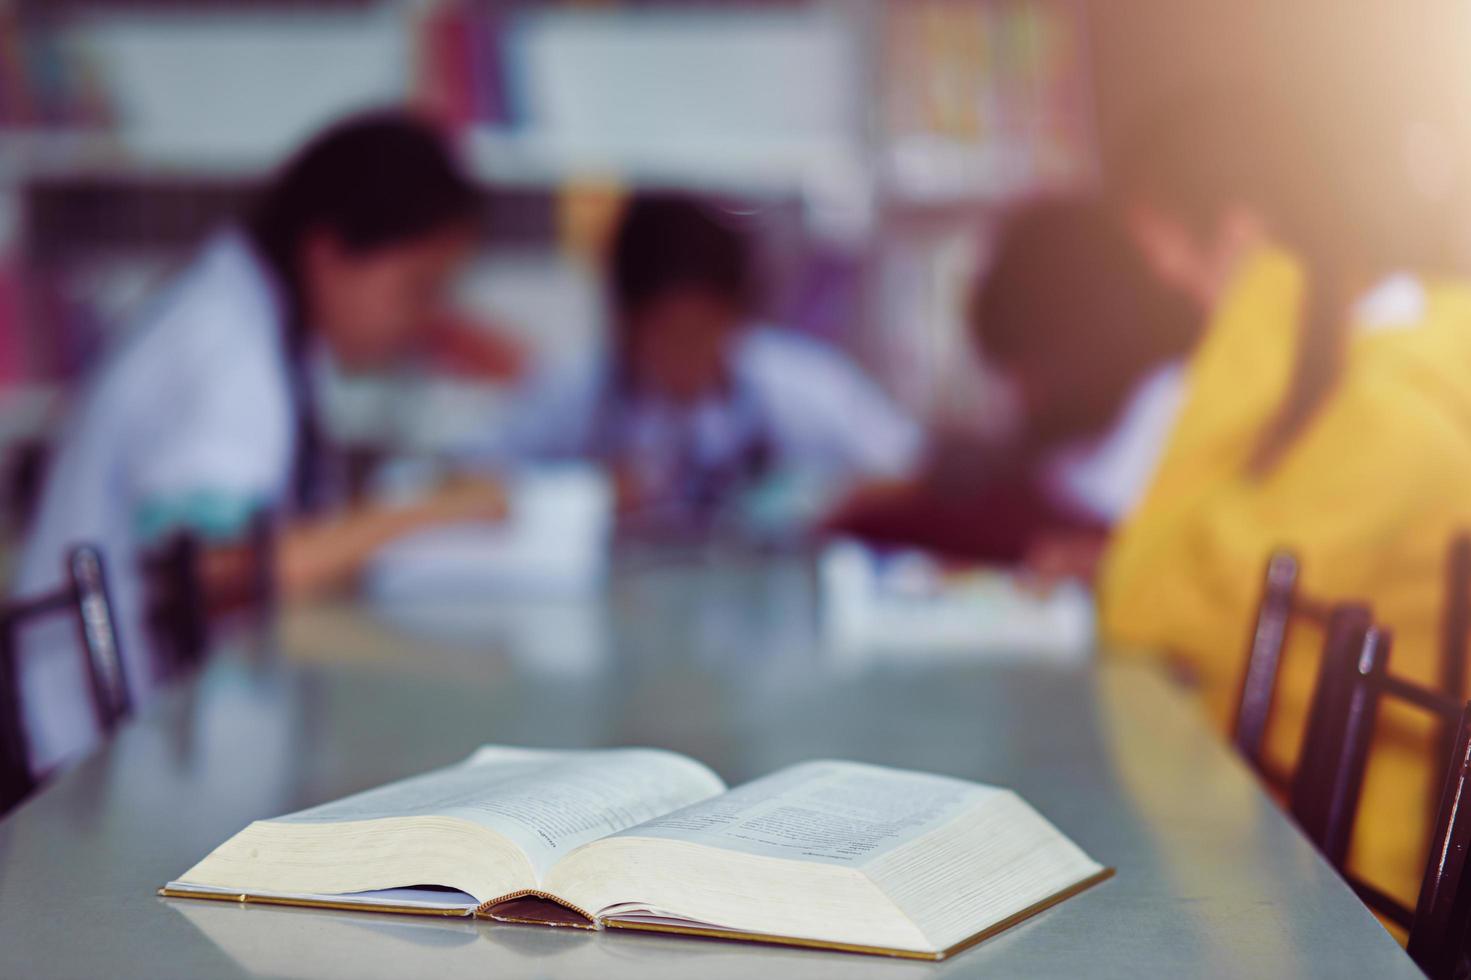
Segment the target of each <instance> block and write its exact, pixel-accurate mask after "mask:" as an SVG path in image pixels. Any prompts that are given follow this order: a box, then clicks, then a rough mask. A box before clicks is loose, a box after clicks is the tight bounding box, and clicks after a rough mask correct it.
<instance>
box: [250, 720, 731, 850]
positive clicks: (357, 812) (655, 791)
mask: <svg viewBox="0 0 1471 980" xmlns="http://www.w3.org/2000/svg"><path fill="white" fill-rule="evenodd" d="M724 788H725V786H724V784H723V783H722V782H721V781H720V777H718V776H716V775H715V774H714V773H713V772H711V771H710V770H709V769H707V768H706V767H705V766H703V765H701V764H700V763H698V762H695V761H694V760H693V759H690V758H687V757H685V756H682V755H678V754H676V753H673V752H664V751H661V750H658V749H604V750H598V751H589V752H578V751H559V750H544V749H514V748H503V747H500V746H486V747H485V748H482V749H480V750H479V751H478V752H476V753H475V754H474V755H473V756H471V757H470V758H469V759H467V760H466V761H465V762H462V763H460V764H459V765H455V766H449V767H447V768H445V769H439V770H436V771H434V772H429V773H425V774H423V775H422V776H414V777H411V778H409V779H404V780H401V781H399V782H396V783H390V784H388V785H387V786H380V787H378V788H377V789H370V790H367V791H366V792H363V793H358V794H356V795H354V796H349V797H346V798H344V799H341V800H336V801H334V802H331V803H324V804H322V805H321V806H316V807H312V808H311V809H309V810H302V811H300V812H298V813H293V814H290V815H288V816H285V817H278V818H276V821H273V822H282V823H342V822H348V821H354V820H376V819H381V818H385V817H416V816H440V817H455V818H459V819H462V820H468V821H471V822H472V823H477V824H481V825H482V826H485V827H488V828H490V829H492V830H494V831H496V832H497V833H499V834H501V835H503V836H505V837H507V838H509V839H510V840H511V841H512V842H513V843H515V844H516V845H517V846H518V847H520V848H521V849H522V850H523V851H524V852H525V853H526V856H527V857H528V858H529V859H530V861H531V865H532V867H533V868H535V869H536V873H537V876H538V878H540V877H543V876H545V874H546V872H547V871H548V870H549V869H550V868H551V866H552V865H553V864H554V863H555V862H556V860H557V859H558V858H559V857H560V856H561V855H563V854H565V853H567V852H568V851H571V850H572V849H573V848H575V847H577V846H578V845H580V844H585V843H587V842H588V841H592V840H597V839H598V838H600V837H606V836H608V835H609V834H613V833H616V832H617V831H620V830H623V829H624V828H626V827H631V826H634V825H636V824H638V823H641V822H643V821H646V820H649V819H650V818H653V817H658V816H660V815H662V814H666V813H669V812H670V811H672V810H676V809H678V808H680V807H683V806H687V805H688V804H691V803H694V802H696V801H698V800H702V799H705V798H707V797H710V796H713V795H715V794H717V793H720V792H721V791H722V790H724Z"/></svg>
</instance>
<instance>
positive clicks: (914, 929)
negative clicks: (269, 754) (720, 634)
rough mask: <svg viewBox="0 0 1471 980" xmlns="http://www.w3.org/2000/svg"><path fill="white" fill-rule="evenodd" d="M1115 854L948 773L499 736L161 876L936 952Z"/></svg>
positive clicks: (1090, 875)
mask: <svg viewBox="0 0 1471 980" xmlns="http://www.w3.org/2000/svg"><path fill="white" fill-rule="evenodd" d="M1109 874H1110V872H1109V870H1108V869H1106V868H1104V867H1103V866H1102V865H1100V864H1098V863H1097V862H1095V861H1094V860H1093V859H1092V858H1090V857H1088V855H1086V854H1084V853H1083V851H1082V850H1080V849H1079V848H1078V847H1077V845H1075V844H1073V843H1072V842H1071V841H1070V840H1068V839H1067V838H1066V837H1065V836H1063V835H1062V833H1061V832H1059V831H1058V830H1057V829H1056V828H1055V827H1053V826H1052V825H1051V824H1050V823H1048V822H1047V820H1046V819H1045V818H1043V817H1042V816H1041V815H1040V814H1038V813H1037V812H1036V811H1035V810H1033V809H1032V808H1031V807H1030V806H1028V805H1027V804H1026V803H1025V802H1023V801H1022V799H1021V798H1020V797H1018V796H1017V795H1016V794H1014V793H1012V792H1010V791H1009V790H1004V789H998V788H995V787H991V786H982V785H979V784H976V783H969V782H965V781H963V780H958V779H950V778H947V777H944V776H934V775H928V774H925V773H918V772H909V771H904V770H898V769H886V768H882V767H879V766H870V765H863V764H860V763H854V762H826V761H824V762H808V763H803V764H801V765H797V766H792V767H790V768H788V769H783V770H781V771H779V772H776V773H774V774H772V775H770V776H766V777H764V778H762V779H758V780H756V781H754V782H751V783H748V784H746V785H744V786H741V787H739V788H738V789H735V790H731V791H728V792H727V791H726V790H725V786H724V785H723V784H722V783H721V781H720V779H719V777H717V776H716V775H715V774H714V773H713V772H711V771H710V770H709V769H707V768H705V767H704V766H702V765H701V764H699V763H698V762H695V761H694V760H692V759H689V758H686V757H685V756H681V755H677V754H675V753H672V752H664V751H659V750H654V749H608V750H602V751H591V752H563V751H549V750H533V749H512V748H501V747H493V746H492V747H486V748H482V749H480V750H479V751H478V752H476V753H475V755H473V756H472V757H471V758H470V759H468V760H466V761H465V762H462V763H460V764H458V765H454V766H450V767H448V768H445V769H440V770H437V771H434V772H430V773H426V774H424V775H422V776H416V777H413V778H410V779H406V780H403V781H401V782H397V783H391V784H389V785H387V786H382V787H379V788H378V789H373V790H368V791H367V792H364V793H359V794H357V795H355V796H350V797H347V798H346V799H342V800H338V801H337V802H335V803H327V804H324V805H322V806H318V807H313V808H312V809H309V810H303V811H301V812H299V813H294V814H291V815H289V816H285V817H278V818H276V819H273V820H258V821H256V822H255V823H252V824H251V825H250V826H249V827H246V828H245V829H244V830H242V831H241V832H240V833H238V834H236V835H235V836H234V837H232V838H230V839H229V840H228V841H226V842H225V843H224V844H222V845H220V846H219V847H218V848H216V849H215V850H214V852H213V853H211V854H210V855H209V856H208V857H206V858H205V859H204V860H202V861H200V862H199V863H198V864H196V865H195V866H194V867H193V868H191V869H189V871H188V872H186V873H185V874H184V875H183V876H182V877H181V878H179V879H178V880H177V881H171V882H169V884H168V885H167V886H165V887H164V888H163V889H162V894H164V895H167V896H171V897H189V898H213V899H223V900H228V901H255V902H265V903H271V904H280V905H305V906H312V907H318V908H344V909H358V908H364V909H372V910H378V911H385V912H402V913H410V914H419V915H453V916H471V915H474V916H479V917H482V918H488V919H496V920H500V921H505V922H530V923H537V924H544V925H559V926H576V927H582V928H600V927H612V928H620V929H641V930H648V931H655V932H677V933H689V934H695V935H702V936H716V937H721V938H728V939H745V940H753V941H762V942H776V943H787V944H791V945H797V946H817V947H823V948H832V949H843V950H849V951H853V952H864V953H880V954H888V955H892V956H907V957H915V958H923V959H941V958H943V957H944V956H946V955H948V954H950V953H952V952H955V951H957V950H959V949H962V948H964V947H966V946H968V945H970V944H972V943H975V942H979V941H980V940H982V939H984V938H986V937H987V936H990V935H992V934H994V933H996V932H999V931H1001V930H1002V929H1005V928H1006V927H1008V926H1010V925H1012V924H1014V923H1016V922H1019V921H1021V920H1022V919H1024V918H1026V917H1028V916H1030V915H1032V914H1034V913H1036V912H1038V911H1041V910H1042V909H1044V908H1046V907H1048V906H1050V905H1053V904H1055V903H1056V902H1059V901H1061V900H1062V899H1064V898H1067V897H1068V896H1070V895H1073V894H1075V893H1076V892H1078V891H1081V890H1082V889H1084V888H1086V887H1087V886H1088V885H1090V884H1093V883H1094V882H1097V881H1100V880H1102V879H1103V878H1106V877H1107V876H1108V875H1109Z"/></svg>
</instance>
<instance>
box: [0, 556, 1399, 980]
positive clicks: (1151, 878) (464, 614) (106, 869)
mask: <svg viewBox="0 0 1471 980" xmlns="http://www.w3.org/2000/svg"><path fill="white" fill-rule="evenodd" d="M267 647H268V648H269V650H268V652H266V653H261V652H259V651H257V652H255V653H254V654H247V653H246V652H244V651H236V652H232V653H228V654H225V655H222V656H220V657H218V658H216V659H215V660H213V661H212V663H211V664H210V666H209V667H208V668H207V670H206V671H205V672H204V673H203V674H202V675H201V676H200V677H199V679H198V680H197V682H196V683H194V684H191V685H189V686H187V687H186V688H183V689H180V690H178V691H176V692H173V693H172V694H171V695H169V696H166V697H165V698H163V699H161V700H160V701H159V702H157V703H155V705H153V706H152V707H151V708H150V709H149V710H148V711H146V712H144V713H143V715H142V716H141V717H140V719H139V720H138V721H137V722H136V723H135V724H133V725H132V726H131V727H129V728H128V729H127V730H126V731H124V732H123V733H122V734H121V735H120V736H119V737H118V738H117V739H116V740H115V741H114V743H113V744H112V745H111V746H110V747H108V748H107V749H105V750H103V751H102V752H100V753H98V754H97V755H96V756H94V757H92V758H91V759H89V760H87V761H86V762H85V763H83V764H82V765H81V766H79V767H78V768H76V769H75V770H73V771H71V772H69V773H68V774H66V775H65V776H64V777H62V778H61V779H59V780H58V781H56V782H55V783H54V784H53V785H51V786H49V787H48V788H47V789H46V790H45V791H43V792H42V793H41V794H39V795H38V796H37V797H36V798H34V799H32V800H31V801H29V802H28V803H27V804H26V805H24V806H23V807H22V808H20V809H19V810H18V811H16V812H15V813H14V814H12V815H11V816H10V818H9V819H7V820H6V821H5V822H4V823H3V824H0V975H3V976H7V977H9V976H16V977H19V976H37V977H40V976H57V977H85V976H109V977H128V976H148V977H157V976H179V977H216V976H219V977H231V976H240V975H249V974H267V975H278V976H305V977H354V978H356V977H389V978H395V980H399V978H404V977H419V976H437V977H453V976H467V977H478V978H484V977H515V976H530V977H548V978H551V977H640V978H646V977H665V976H668V977H674V976H678V977H686V976H699V977H727V976H729V977H751V976H766V977H787V976H792V977H811V978H825V977H832V978H847V977H870V976H871V977H876V978H884V980H889V978H895V980H897V978H910V977H914V978H926V980H928V978H938V977H962V976H964V977H970V976H989V977H1003V976H1027V977H1048V976H1059V977H1061V976H1067V977H1075V976H1099V977H1134V976H1140V975H1144V976H1242V977H1267V976H1324V977H1328V976H1332V977H1345V976H1366V977H1369V976H1372V977H1396V976H1405V977H1412V976H1418V973H1417V972H1416V971H1415V969H1414V967H1413V965H1412V964H1411V962H1410V961H1409V959H1408V958H1407V957H1406V956H1405V955H1404V954H1403V952H1402V951H1401V950H1400V949H1399V947H1398V946H1397V945H1396V944H1395V942H1394V941H1393V940H1392V939H1391V937H1390V936H1389V935H1388V934H1387V933H1385V932H1384V930H1383V929H1382V928H1381V927H1380V926H1379V925H1378V924H1377V922H1376V921H1375V920H1374V918H1373V917H1372V916H1371V915H1370V914H1369V913H1368V912H1367V911H1366V910H1365V909H1364V908H1363V906H1362V905H1360V904H1359V902H1358V901H1356V900H1355V898H1354V897H1353V895H1352V894H1351V893H1350V892H1349V890H1348V888H1347V887H1345V886H1344V884H1343V883H1342V882H1341V881H1340V880H1339V879H1338V878H1337V877H1336V876H1335V875H1334V874H1333V872H1332V871H1331V870H1330V869H1329V868H1328V867H1327V866H1326V865H1324V864H1323V862H1322V861H1321V860H1320V859H1319V858H1318V857H1317V856H1316V854H1315V853H1314V852H1313V850H1312V849H1311V847H1310V846H1309V845H1308V844H1307V842H1306V841H1305V840H1304V839H1303V838H1302V837H1301V836H1300V835H1299V834H1298V833H1297V832H1296V831H1295V830H1294V829H1293V827H1292V826H1291V825H1290V824H1289V823H1288V821H1287V820H1286V818H1285V817H1284V816H1283V815H1282V814H1281V813H1280V812H1279V810H1278V809H1277V808H1276V807H1275V806H1274V805H1273V804H1272V803H1271V802H1269V800H1268V799H1267V798H1266V797H1265V796H1264V795H1263V794H1262V793H1261V792H1260V791H1259V789H1258V788H1257V786H1256V785H1255V783H1254V782H1253V780H1252V778H1251V777H1250V775H1249V774H1248V773H1247V771H1246V770H1245V769H1244V768H1243V767H1242V766H1241V765H1240V764H1239V763H1238V762H1237V761H1236V760H1235V758H1234V757H1233V756H1232V755H1231V754H1230V753H1229V752H1228V751H1227V749H1226V748H1225V747H1224V746H1223V745H1222V743H1221V742H1220V740H1219V739H1218V738H1217V737H1216V736H1215V735H1214V734H1213V733H1212V732H1211V731H1210V730H1209V729H1208V728H1207V727H1206V725H1205V724H1204V722H1203V720H1202V719H1201V718H1200V717H1199V716H1198V715H1197V713H1196V711H1195V709H1194V707H1193V706H1192V705H1191V704H1190V702H1189V701H1188V700H1187V699H1186V698H1184V697H1183V696H1181V695H1180V694H1179V693H1177V692H1176V691H1174V690H1173V689H1171V688H1170V687H1169V686H1168V684H1167V683H1166V682H1165V681H1164V680H1163V679H1161V678H1160V677H1158V676H1157V675H1156V674H1154V673H1153V672H1152V671H1150V670H1149V669H1147V668H1144V667H1140V666H1128V665H1116V664H1105V665H1103V666H1102V667H1100V668H1098V669H1088V668H1084V669H1078V668H1059V667H1043V666H1038V665H1035V664H1027V663H1025V662H995V661H991V662H985V663H976V662H971V661H955V660H945V661H936V660H927V659H924V658H919V659H917V660H916V661H913V662H895V661H892V660H889V661H886V662H881V663H867V664H854V663H851V662H846V661H842V660H835V659H834V658H833V657H831V656H830V655H828V654H825V653H824V652H823V646H822V644H821V643H820V631H819V629H818V617H817V603H816V602H815V598H814V584H813V577H812V574H811V570H810V566H809V565H808V564H807V563H805V562H803V561H801V560H798V559H790V558H788V559H772V558H759V557H753V556H748V555H743V554H737V553H728V552H724V551H721V550H719V549H714V550H710V551H705V552H690V553H685V554H665V553H652V552H651V553H645V554H634V555H625V556H624V557H623V558H622V559H620V561H619V564H618V574H617V576H616V578H615V581H614V583H613V585H612V587H611V588H610V589H609V591H608V594H607V595H606V596H605V597H603V598H601V599H599V600H595V601H585V602H554V603H492V604H486V603H469V602H464V601H449V600H446V601H440V602H436V603H434V604H429V603H415V604H400V605H399V606H396V607H388V608H384V607H377V608H368V607H365V606H360V605H351V604H347V605H340V606H321V607H309V608H305V609H301V610H298V611H295V612H292V613H291V614H289V615H288V616H287V617H286V620H285V622H284V623H283V625H282V626H281V628H280V630H279V633H278V635H277V637H276V638H275V639H273V640H272V641H270V642H269V643H268V644H267ZM272 651H273V652H272ZM490 742H499V743H508V744H518V745H538V746H567V747H573V746H578V747H587V746H611V745H656V746H663V747H667V748H671V749H675V750H678V751H681V752H686V753H688V754H690V755H693V756H695V757H697V758H699V759H702V760H704V761H705V762H707V763H709V764H710V765H711V766H713V767H714V768H715V769H716V770H717V771H718V772H719V773H720V774H721V775H722V776H723V777H725V779H726V780H727V781H729V782H732V783H735V782H740V781H744V780H747V779H750V778H752V777H755V776H758V775H761V774H763V773H766V772H769V771H771V770H773V769H775V768H778V767H780V766H783V765H787V764H789V763H792V762H796V761H799V760H802V759H809V758H814V757H842V758H852V759H861V760H865V761H869V762H875V763H882V764H888V765H896V766H906V767H913V768H919V769H926V770H932V771H936V772H943V773H949V774H952V775H956V776H962V777H967V778H972V779H977V780H981V781H986V782H994V783H1000V784H1005V785H1008V786H1011V787H1013V788H1015V789H1016V790H1018V791H1019V792H1020V793H1021V794H1022V795H1023V796H1025V797H1026V798H1027V799H1028V800H1030V801H1031V802H1032V803H1033V804H1034V805H1035V806H1037V807H1038V808H1039V809H1041V810H1042V812H1043V813H1045V814H1046V815H1047V816H1048V817H1050V818H1051V819H1052V820H1053V821H1054V822H1055V823H1056V824H1057V825H1058V826H1060V827H1061V828H1062V829H1063V830H1064V831H1065V832H1066V833H1068V834H1069V835H1070V836H1072V837H1073V838H1074V839H1075V840H1076V841H1078V843H1079V844H1081V845H1082V846H1083V847H1084V848H1085V849H1086V850H1087V851H1088V852H1089V853H1091V854H1092V855H1094V856H1095V857H1096V858H1098V859H1099V860H1101V861H1104V862H1105V863H1108V864H1111V865H1114V866H1115V867H1117V869H1118V875H1117V877H1116V878H1114V879H1113V880H1111V881H1109V882H1106V883H1104V884H1103V885H1100V886H1098V887H1096V888H1094V889H1092V890H1091V891H1089V892H1087V893H1085V894H1083V895H1081V896H1079V897H1077V898H1075V899H1072V900H1070V901H1067V902H1064V903H1063V904H1062V905H1060V906H1058V907H1056V908H1054V909H1052V910H1050V911H1048V912H1046V913H1044V914H1042V915H1040V916H1038V917H1037V918H1035V919H1033V920H1031V921H1029V922H1026V923H1024V924H1022V925H1021V926H1019V927H1017V928H1015V929H1012V930H1010V931H1009V932H1007V933H1004V934H1002V935H1001V936H999V937H996V938H995V939H992V940H991V941H989V942H986V943H984V944H982V945H981V946H978V947H976V948H974V949H971V950H969V951H967V952H965V953H962V954H960V955H959V956H957V957H956V958H954V959H952V960H950V961H947V962H944V963H939V964H930V963H916V962H909V961H898V960H886V959H880V958H875V957H862V956H854V955H846V954H835V953H822V952H812V951H802V950H790V949H782V948H777V947H761V946H751V945H746V944H737V943H723V942H717V941H708V940H699V939H684V938H674V937H660V936H634V935H627V934H596V933H580V932H568V931H565V930H550V929H539V928H536V927H530V926H508V925H495V924H484V923H462V922H441V921H425V920H418V919H412V918H406V917H394V916H375V915H370V914H356V913H336V912H316V911H305V910H282V909H272V908H264V907H247V906H240V905H234V904H224V903H221V904H215V903H206V902H189V901H180V900H166V899H161V898H158V897H156V896H155V894H154V890H155V889H156V888H157V887H158V886H159V885H161V884H162V883H163V882H164V881H165V880H167V879H169V878H171V877H173V876H175V875H177V874H179V873H181V872H183V871H184V870H185V869H187V868H188V867H189V866H190V865H191V864H192V863H193V862H194V861H195V860H197V859H198V858H199V857H201V856H202V855H203V854H205V853H206V852H208V851H209V850H210V848H212V847H213V846H215V845H216V844H218V843H219V842H220V841H222V840H223V839H225V838H226V837H228V836H229V835H230V834H232V833H234V832H235V831H236V830H238V829H240V828H241V827H242V826H243V825H244V824H245V823H247V822H248V821H250V820H252V819H254V818H257V817H267V816H272V815H275V814H279V813H284V812H287V811H290V810H294V809H298V808H300V807H303V806H306V805H308V804H313V803H318V802H322V801H325V800H329V799H332V798H335V797H338V796H341V795H343V794H346V793H349V792H352V791H355V790H359V789H363V788H366V787H369V786H373V785H376V784H379V783H381V782H384V781H387V780H390V779H394V778H398V777H401V776H405V775H409V774H412V773H414V772H417V771H420V770H423V769H426V768H429V767H433V766H438V765H442V764H446V763H449V762H452V761H455V760H456V759H458V758H460V757H463V756H465V755H466V754H468V753H469V752H470V751H471V750H472V749H473V748H474V747H475V746H477V745H480V744H482V743H490Z"/></svg>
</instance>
